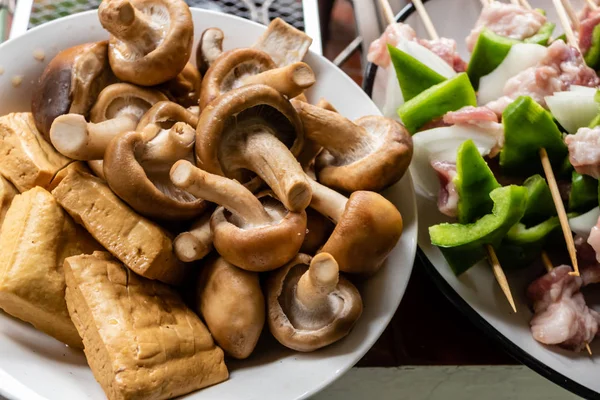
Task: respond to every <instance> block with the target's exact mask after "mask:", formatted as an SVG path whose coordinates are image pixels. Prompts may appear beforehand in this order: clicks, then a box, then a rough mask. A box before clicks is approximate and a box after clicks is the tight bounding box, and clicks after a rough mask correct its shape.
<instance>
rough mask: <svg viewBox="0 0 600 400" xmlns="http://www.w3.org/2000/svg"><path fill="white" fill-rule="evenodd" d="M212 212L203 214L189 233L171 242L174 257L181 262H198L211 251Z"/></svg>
mask: <svg viewBox="0 0 600 400" xmlns="http://www.w3.org/2000/svg"><path fill="white" fill-rule="evenodd" d="M211 216H212V212H205V213H204V214H203V215H202V216H201V217H200V218H199V219H198V220H197V221H196V222H194V223H193V224H192V226H191V228H190V230H189V231H186V232H182V233H180V234H179V235H177V237H176V238H175V240H174V241H173V248H174V250H175V255H176V256H177V258H179V259H180V260H181V261H183V262H192V261H198V260H201V259H203V258H204V257H206V256H207V255H208V254H209V253H210V252H211V251H212V249H213V233H212V230H211V229H210V217H211Z"/></svg>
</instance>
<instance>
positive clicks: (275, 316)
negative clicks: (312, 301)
mask: <svg viewBox="0 0 600 400" xmlns="http://www.w3.org/2000/svg"><path fill="white" fill-rule="evenodd" d="M310 261H311V257H310V256H308V255H306V254H298V255H297V256H296V257H295V258H294V259H293V260H291V261H290V262H289V263H288V264H286V265H285V266H284V267H282V268H280V269H278V270H277V271H274V272H273V273H272V275H271V276H270V277H269V279H268V281H267V285H266V290H267V310H268V315H267V317H268V323H269V329H270V330H271V333H272V334H273V336H274V337H275V339H277V340H278V341H279V343H281V344H282V345H284V346H286V347H289V348H291V349H293V350H296V351H303V352H309V351H314V350H317V349H320V348H322V347H325V346H327V345H330V344H332V343H334V342H336V341H338V340H340V339H342V338H343V337H345V336H346V335H347V334H348V333H349V332H350V330H351V329H352V327H353V326H354V324H355V323H356V321H357V320H358V318H359V317H360V315H361V314H362V309H363V306H362V299H361V297H360V293H359V292H358V290H357V289H356V287H355V286H354V285H353V284H352V283H350V282H349V281H348V280H346V279H345V278H344V277H341V276H340V277H339V282H338V284H337V288H336V290H335V291H334V292H333V293H331V294H329V297H330V298H331V301H329V304H328V305H329V307H326V308H324V309H323V308H321V309H318V310H316V311H314V312H311V310H306V309H305V310H302V311H301V312H300V310H301V309H300V308H299V307H298V306H297V305H296V304H295V303H296V301H294V300H295V296H296V288H297V287H298V282H299V280H300V277H301V276H302V275H303V274H304V273H305V272H306V271H307V270H308V266H309V264H310Z"/></svg>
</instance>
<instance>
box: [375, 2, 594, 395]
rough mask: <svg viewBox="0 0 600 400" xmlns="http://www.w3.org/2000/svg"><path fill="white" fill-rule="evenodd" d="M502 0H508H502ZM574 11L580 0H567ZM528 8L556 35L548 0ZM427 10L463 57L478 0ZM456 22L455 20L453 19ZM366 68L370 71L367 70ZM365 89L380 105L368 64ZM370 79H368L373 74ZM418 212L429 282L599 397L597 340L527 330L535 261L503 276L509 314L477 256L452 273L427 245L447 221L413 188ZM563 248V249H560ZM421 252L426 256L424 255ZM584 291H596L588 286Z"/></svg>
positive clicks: (529, 358)
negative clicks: (432, 231) (585, 343)
mask: <svg viewBox="0 0 600 400" xmlns="http://www.w3.org/2000/svg"><path fill="white" fill-rule="evenodd" d="M504 1H505V2H508V0H504ZM571 2H572V3H573V5H574V6H575V8H576V9H577V10H578V9H579V8H580V7H581V6H582V4H583V2H582V1H578V0H572V1H571ZM529 3H530V4H531V5H532V6H533V7H540V8H543V9H545V10H546V11H547V13H548V18H549V20H550V21H553V22H555V23H556V24H557V30H556V32H558V33H559V34H560V33H561V32H562V29H560V24H559V22H558V18H557V16H556V12H555V11H554V9H553V7H552V2H551V1H549V0H529ZM426 7H427V10H428V12H429V14H430V16H431V19H432V21H433V23H434V25H435V26H436V28H437V31H438V33H439V35H440V36H444V37H449V38H453V39H455V40H456V41H457V42H458V50H459V52H460V53H461V55H462V56H463V57H464V58H465V59H466V60H468V57H469V53H468V52H467V49H466V45H465V41H464V39H465V37H466V36H467V35H468V33H469V31H470V30H471V28H472V27H473V26H474V25H475V21H476V20H477V17H478V16H479V13H480V11H481V2H480V1H479V0H444V1H442V0H429V1H427V3H426ZM413 11H414V10H413V8H412V7H406V8H405V9H404V10H403V11H402V13H401V14H400V15H399V18H400V19H401V20H402V21H405V22H406V23H408V24H410V25H411V26H412V27H414V28H415V30H416V31H417V34H418V35H419V37H423V38H426V37H427V31H426V30H425V29H424V26H423V24H422V23H421V21H420V19H419V17H418V15H417V13H416V12H413ZM457 22H459V23H457ZM369 72H370V74H369ZM367 75H370V78H369V76H367V80H366V81H365V89H366V90H367V92H368V93H371V87H372V89H373V90H372V97H373V99H374V101H375V103H376V104H378V105H382V104H383V103H382V102H383V101H384V99H385V82H386V79H385V77H384V75H385V74H384V73H382V71H381V70H379V69H377V70H375V69H374V68H373V67H372V66H370V67H369V68H368V74H367ZM373 78H374V79H373ZM416 192H417V204H418V211H419V216H420V218H419V241H418V242H419V248H420V250H421V251H422V253H421V252H419V255H420V256H422V255H423V253H424V256H423V257H419V258H421V259H422V261H423V263H424V264H425V267H426V269H427V271H428V272H429V274H430V275H431V277H432V278H433V279H434V281H435V282H436V283H437V284H438V286H439V288H440V289H441V290H442V291H443V292H444V294H445V295H446V296H447V297H448V298H449V299H450V300H451V301H452V302H453V303H454V304H455V305H456V306H457V307H458V308H459V309H460V310H461V311H462V312H463V313H464V314H465V315H466V316H467V317H468V318H469V319H470V320H471V321H472V322H473V323H474V324H475V325H477V326H478V327H479V328H481V329H482V330H483V331H484V332H485V333H486V334H488V335H489V336H490V337H493V338H494V339H497V340H498V341H499V343H500V344H502V345H503V346H504V348H505V350H506V351H508V352H509V353H510V354H511V355H512V356H514V357H515V358H517V359H518V360H519V361H521V362H522V363H524V364H526V365H527V366H529V367H530V368H532V369H534V370H535V371H537V372H538V373H540V374H541V375H543V376H545V377H546V378H548V379H550V380H552V381H553V382H555V383H557V384H559V385H561V386H563V387H565V388H566V389H569V390H571V391H572V392H574V393H576V394H578V395H580V396H583V397H586V398H599V397H600V394H599V393H600V379H598V377H599V376H600V364H599V363H597V362H596V361H595V358H597V357H598V356H597V354H600V345H599V343H598V341H597V340H596V341H594V342H592V345H591V348H592V352H593V353H594V354H595V356H594V358H590V357H589V356H588V355H587V353H585V352H582V353H573V352H569V351H566V350H562V349H560V348H558V347H549V346H544V345H542V344H540V343H538V342H536V341H535V340H534V339H533V337H532V336H531V332H530V330H529V321H530V320H531V317H532V313H531V311H530V308H529V302H528V301H527V299H526V297H525V291H526V288H527V286H528V285H529V284H530V283H531V282H532V281H533V280H534V279H536V278H537V277H539V276H541V275H542V274H543V273H544V269H543V267H542V266H541V265H539V266H537V267H531V268H528V269H525V270H523V271H508V270H506V274H507V278H508V281H509V284H510V287H511V289H512V294H513V296H514V300H515V303H516V306H517V314H513V313H512V311H511V309H510V306H509V305H508V303H507V301H506V298H505V297H504V295H503V294H502V291H501V290H500V288H499V286H498V284H497V282H496V280H495V279H494V276H493V274H492V271H491V269H490V267H489V265H488V264H487V262H485V261H483V262H480V263H479V264H477V265H476V266H475V267H473V268H472V269H471V270H469V271H468V272H467V273H465V274H463V275H462V276H461V277H460V278H457V277H456V276H454V274H453V273H452V271H451V270H450V267H449V266H448V263H447V262H446V260H445V259H444V257H443V256H442V253H441V252H440V250H439V249H438V248H437V247H435V246H433V245H431V241H430V238H429V233H428V228H429V227H430V226H431V225H435V224H438V223H440V222H445V221H449V219H448V218H447V217H445V216H444V215H442V214H441V213H440V212H439V211H438V209H437V205H436V203H435V202H434V201H431V200H428V199H427V198H426V197H425V196H424V195H422V194H421V193H420V191H419V188H416ZM565 251H566V249H565ZM425 256H426V257H425ZM590 290H596V291H597V289H595V288H593V287H592V288H590ZM586 300H587V302H588V304H589V305H590V306H592V307H594V308H595V309H596V310H597V311H600V302H599V301H598V300H599V297H598V296H597V295H596V294H595V293H588V292H586Z"/></svg>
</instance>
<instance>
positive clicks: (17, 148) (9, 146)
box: [0, 113, 71, 193]
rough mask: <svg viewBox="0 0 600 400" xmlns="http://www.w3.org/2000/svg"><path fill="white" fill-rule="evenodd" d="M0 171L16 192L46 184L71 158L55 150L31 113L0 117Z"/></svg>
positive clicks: (45, 185)
mask: <svg viewBox="0 0 600 400" xmlns="http://www.w3.org/2000/svg"><path fill="white" fill-rule="evenodd" d="M0 158H1V159H2V162H1V163H0V174H1V175H3V176H4V177H5V178H6V179H8V180H9V181H10V182H11V183H12V184H13V185H15V188H17V190H18V191H19V192H21V193H22V192H25V191H27V190H29V189H31V188H33V187H35V186H42V187H44V188H46V187H47V186H48V184H49V183H50V181H51V180H52V177H54V175H55V174H56V173H57V172H58V171H60V170H61V169H63V168H64V167H66V166H67V165H68V164H69V163H70V162H71V160H70V159H69V158H67V157H65V156H63V155H62V154H60V153H59V152H57V151H56V150H55V149H54V147H52V145H51V144H50V143H48V142H47V141H46V140H45V139H44V138H43V136H42V134H41V133H40V132H39V131H38V130H37V128H36V127H35V122H34V121H33V116H32V115H31V113H12V114H8V115H5V116H3V117H0Z"/></svg>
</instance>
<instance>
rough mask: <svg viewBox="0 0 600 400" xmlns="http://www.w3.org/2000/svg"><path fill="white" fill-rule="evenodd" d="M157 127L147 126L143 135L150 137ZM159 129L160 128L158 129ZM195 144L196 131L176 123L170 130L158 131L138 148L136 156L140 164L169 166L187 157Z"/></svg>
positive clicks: (184, 124)
mask: <svg viewBox="0 0 600 400" xmlns="http://www.w3.org/2000/svg"><path fill="white" fill-rule="evenodd" d="M157 128H158V127H157V126H156V125H154V124H151V125H148V126H147V127H146V129H144V131H143V135H148V136H151V133H150V132H151V131H152V130H153V129H157ZM158 129H160V128H158ZM195 143H196V131H195V130H194V128H192V127H191V126H189V125H188V124H186V123H185V122H177V123H176V124H175V125H173V126H172V127H171V129H168V130H167V129H164V130H160V131H159V132H158V134H156V136H154V137H153V138H151V139H150V140H148V141H147V142H146V145H145V146H143V147H141V148H140V150H139V151H140V153H139V154H138V155H137V157H136V158H138V160H139V162H140V164H157V165H163V166H164V165H165V164H168V165H171V164H172V163H174V162H176V161H177V160H181V159H184V158H186V157H188V156H189V155H190V154H191V152H192V148H193V146H194V144H195Z"/></svg>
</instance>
